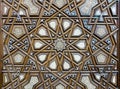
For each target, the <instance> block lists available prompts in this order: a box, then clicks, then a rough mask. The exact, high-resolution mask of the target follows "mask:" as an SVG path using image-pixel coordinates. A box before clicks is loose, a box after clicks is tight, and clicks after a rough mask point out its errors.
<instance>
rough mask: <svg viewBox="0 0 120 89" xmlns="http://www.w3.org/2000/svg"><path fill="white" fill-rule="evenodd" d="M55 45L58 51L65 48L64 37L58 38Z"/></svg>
mask: <svg viewBox="0 0 120 89" xmlns="http://www.w3.org/2000/svg"><path fill="white" fill-rule="evenodd" d="M54 46H55V49H56V50H57V51H63V49H65V46H66V43H65V41H64V40H63V39H62V38H58V39H57V40H55V43H54Z"/></svg>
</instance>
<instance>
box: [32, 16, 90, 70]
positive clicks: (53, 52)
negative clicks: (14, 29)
mask: <svg viewBox="0 0 120 89" xmlns="http://www.w3.org/2000/svg"><path fill="white" fill-rule="evenodd" d="M42 21H43V22H44V20H42ZM46 22H47V24H42V25H40V26H39V27H38V28H37V30H36V31H35V33H36V35H35V37H34V38H33V40H32V43H33V44H34V46H33V47H32V49H33V51H35V52H36V54H34V55H35V56H36V57H37V60H38V61H39V62H40V64H41V65H45V66H46V67H47V68H49V69H51V70H54V71H63V70H64V71H67V70H69V69H71V68H72V67H75V66H77V65H79V64H80V63H81V62H82V60H83V59H84V55H86V53H87V50H88V48H87V41H86V39H88V38H86V35H84V34H86V31H85V29H84V28H83V27H82V26H81V25H79V24H77V23H76V22H74V21H73V20H71V19H67V18H61V19H58V18H54V19H50V20H48V21H46ZM32 36H34V34H31V37H32Z"/></svg>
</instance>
